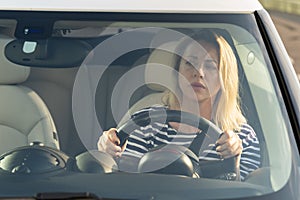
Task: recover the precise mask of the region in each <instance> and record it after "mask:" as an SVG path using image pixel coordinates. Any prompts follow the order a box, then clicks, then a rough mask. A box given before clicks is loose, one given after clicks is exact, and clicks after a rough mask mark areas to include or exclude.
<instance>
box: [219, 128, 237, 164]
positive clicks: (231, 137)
mask: <svg viewBox="0 0 300 200" xmlns="http://www.w3.org/2000/svg"><path fill="white" fill-rule="evenodd" d="M216 143H217V147H216V150H217V152H218V153H219V154H220V156H221V157H222V158H230V157H233V156H239V155H241V154H242V151H243V144H242V140H241V139H240V137H239V136H238V135H237V134H236V133H234V132H233V131H225V132H224V133H223V134H222V135H221V137H220V138H219V139H218V140H217V142H216Z"/></svg>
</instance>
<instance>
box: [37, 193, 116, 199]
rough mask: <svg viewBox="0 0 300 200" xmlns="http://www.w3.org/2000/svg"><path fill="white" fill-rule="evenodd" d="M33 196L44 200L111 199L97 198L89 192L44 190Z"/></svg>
mask: <svg viewBox="0 0 300 200" xmlns="http://www.w3.org/2000/svg"><path fill="white" fill-rule="evenodd" d="M34 198H35V199H37V200H46V199H92V200H111V199H107V198H99V197H98V196H97V195H95V194H93V193H89V192H44V193H38V194H37V195H36V196H35V197H34Z"/></svg>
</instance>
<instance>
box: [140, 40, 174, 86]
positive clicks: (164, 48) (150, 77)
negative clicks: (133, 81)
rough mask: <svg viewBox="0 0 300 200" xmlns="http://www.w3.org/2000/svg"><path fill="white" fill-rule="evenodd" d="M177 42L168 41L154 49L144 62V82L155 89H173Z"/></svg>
mask: <svg viewBox="0 0 300 200" xmlns="http://www.w3.org/2000/svg"><path fill="white" fill-rule="evenodd" d="M176 44H177V42H168V43H165V44H163V45H161V46H159V47H158V48H156V49H154V50H153V51H152V52H151V54H150V56H149V58H148V60H147V63H146V68H145V82H146V84H147V86H148V87H149V88H150V89H152V90H155V91H165V90H166V89H169V90H173V89H175V87H176V82H177V78H176V70H175V69H174V67H175V64H176V55H175V54H174V53H173V52H175V48H176Z"/></svg>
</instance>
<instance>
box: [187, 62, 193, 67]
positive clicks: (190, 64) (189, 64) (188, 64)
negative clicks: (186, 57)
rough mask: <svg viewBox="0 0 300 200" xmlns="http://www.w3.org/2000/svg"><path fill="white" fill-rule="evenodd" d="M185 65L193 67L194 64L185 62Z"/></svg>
mask: <svg viewBox="0 0 300 200" xmlns="http://www.w3.org/2000/svg"><path fill="white" fill-rule="evenodd" d="M185 64H186V65H187V66H193V64H192V63H191V62H190V61H185Z"/></svg>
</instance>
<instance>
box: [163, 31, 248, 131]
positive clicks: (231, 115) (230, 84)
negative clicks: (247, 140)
mask: <svg viewBox="0 0 300 200" xmlns="http://www.w3.org/2000/svg"><path fill="white" fill-rule="evenodd" d="M192 38H193V39H195V40H196V41H205V42H208V43H210V44H212V45H214V46H215V47H216V48H217V49H218V51H219V55H220V56H219V58H220V60H219V77H220V83H221V89H220V91H219V92H218V94H217V97H216V99H215V102H214V104H213V110H214V112H213V113H212V120H213V121H214V123H216V125H217V126H219V127H220V128H221V129H222V130H239V127H240V125H241V124H243V123H246V119H245V117H244V116H243V114H242V112H241V109H240V105H239V100H240V98H239V78H238V65H237V60H236V57H235V55H234V52H233V50H232V48H231V47H230V45H229V44H228V43H227V41H226V40H225V39H224V38H223V37H222V36H220V35H218V34H216V33H213V32H211V31H207V30H206V31H203V32H202V33H201V34H199V33H198V34H195V36H193V37H192ZM187 45H188V44H187V43H186V44H185V45H181V44H179V45H178V46H181V47H178V48H182V50H178V51H176V53H177V52H180V51H184V50H183V47H185V48H186V47H187ZM177 57H178V58H177V62H176V63H177V64H176V66H175V69H177V70H178V69H179V62H180V60H181V58H180V56H177ZM177 88H178V87H177ZM179 95H182V94H181V92H179ZM162 102H163V103H164V104H165V105H166V106H169V107H180V103H179V100H178V99H177V98H176V95H175V94H173V93H172V92H171V91H169V90H167V91H166V92H165V94H164V96H163V97H162Z"/></svg>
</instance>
